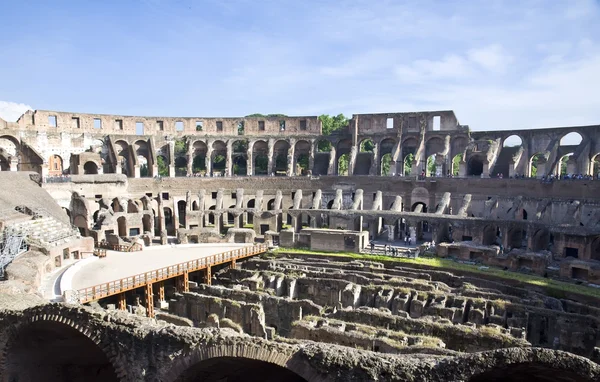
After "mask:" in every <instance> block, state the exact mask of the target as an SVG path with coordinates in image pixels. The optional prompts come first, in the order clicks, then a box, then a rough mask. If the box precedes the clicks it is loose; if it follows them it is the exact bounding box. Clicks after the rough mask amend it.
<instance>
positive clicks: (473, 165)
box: [467, 155, 484, 176]
mask: <svg viewBox="0 0 600 382" xmlns="http://www.w3.org/2000/svg"><path fill="white" fill-rule="evenodd" d="M483 167H484V166H483V157H482V156H480V155H474V156H472V157H471V158H469V162H468V163H467V175H469V176H481V175H482V174H483Z"/></svg>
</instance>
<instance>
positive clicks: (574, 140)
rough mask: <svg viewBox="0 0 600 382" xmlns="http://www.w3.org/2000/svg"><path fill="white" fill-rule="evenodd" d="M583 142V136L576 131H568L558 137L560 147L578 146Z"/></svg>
mask: <svg viewBox="0 0 600 382" xmlns="http://www.w3.org/2000/svg"><path fill="white" fill-rule="evenodd" d="M582 141H583V136H582V135H581V134H580V133H579V132H577V131H570V132H568V133H567V134H564V135H563V136H562V137H560V142H559V144H560V146H578V145H580V144H581V142H582Z"/></svg>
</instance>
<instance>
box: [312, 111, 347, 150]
mask: <svg viewBox="0 0 600 382" xmlns="http://www.w3.org/2000/svg"><path fill="white" fill-rule="evenodd" d="M319 120H320V121H321V126H322V130H321V132H322V134H323V135H330V134H332V133H334V132H336V131H339V130H341V129H343V128H344V127H346V126H348V118H346V116H344V114H338V115H336V116H333V117H332V116H330V115H327V114H323V115H321V116H319ZM318 149H319V151H320V152H329V151H331V143H329V141H319V144H318Z"/></svg>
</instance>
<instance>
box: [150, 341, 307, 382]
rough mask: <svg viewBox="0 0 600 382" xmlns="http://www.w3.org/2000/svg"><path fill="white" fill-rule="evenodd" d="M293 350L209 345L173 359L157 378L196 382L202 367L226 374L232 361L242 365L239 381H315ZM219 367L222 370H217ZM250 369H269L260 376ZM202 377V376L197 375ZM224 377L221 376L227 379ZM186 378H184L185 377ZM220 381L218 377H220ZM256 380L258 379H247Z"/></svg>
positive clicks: (241, 345) (255, 346) (173, 381)
mask: <svg viewBox="0 0 600 382" xmlns="http://www.w3.org/2000/svg"><path fill="white" fill-rule="evenodd" d="M293 355H294V354H293V351H292V349H286V348H283V347H281V348H277V347H272V346H271V347H267V346H261V345H250V344H241V343H238V344H214V345H213V344H211V345H207V346H201V347H196V348H194V349H192V350H191V351H190V352H187V353H186V354H184V355H182V356H180V357H178V358H175V359H174V360H173V362H172V365H171V367H170V368H169V369H168V370H166V371H165V372H164V375H163V376H161V378H159V379H160V380H162V381H165V382H177V381H184V380H190V379H191V380H195V379H194V377H196V376H198V373H199V372H201V371H202V370H204V368H203V367H202V366H204V367H211V366H212V367H211V369H212V370H215V369H217V370H219V371H223V372H225V371H227V370H232V369H235V368H232V367H224V365H227V364H228V362H223V361H231V362H233V363H235V362H236V361H237V364H238V365H240V364H243V365H244V369H243V370H242V372H243V373H244V376H240V378H241V379H235V380H244V381H248V382H259V381H263V380H265V377H267V376H270V377H271V379H270V380H281V381H290V382H302V381H304V382H305V381H309V380H315V379H316V378H315V376H316V375H317V373H316V371H314V370H311V369H310V368H306V366H305V365H302V363H301V362H295V361H294V360H293V359H292V357H293ZM216 365H221V367H216ZM252 366H259V367H260V366H262V367H261V369H262V370H268V371H269V372H270V373H269V374H270V375H269V374H267V375H264V374H261V373H251V372H249V371H250V370H252V369H253V368H252ZM200 375H202V374H200ZM226 376H227V375H223V377H226ZM186 377H187V378H188V379H185V378H186ZM219 377H220V378H222V377H221V376H219ZM248 378H257V379H248Z"/></svg>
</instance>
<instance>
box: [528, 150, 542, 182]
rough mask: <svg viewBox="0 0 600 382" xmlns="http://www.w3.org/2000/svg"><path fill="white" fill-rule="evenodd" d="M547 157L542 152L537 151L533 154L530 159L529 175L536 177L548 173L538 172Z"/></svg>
mask: <svg viewBox="0 0 600 382" xmlns="http://www.w3.org/2000/svg"><path fill="white" fill-rule="evenodd" d="M545 159H546V158H545V157H544V155H543V154H541V153H537V154H534V155H532V156H531V158H530V159H529V173H528V176H529V177H531V178H536V177H538V175H539V176H544V175H546V174H538V165H539V164H540V163H542V162H545Z"/></svg>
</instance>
